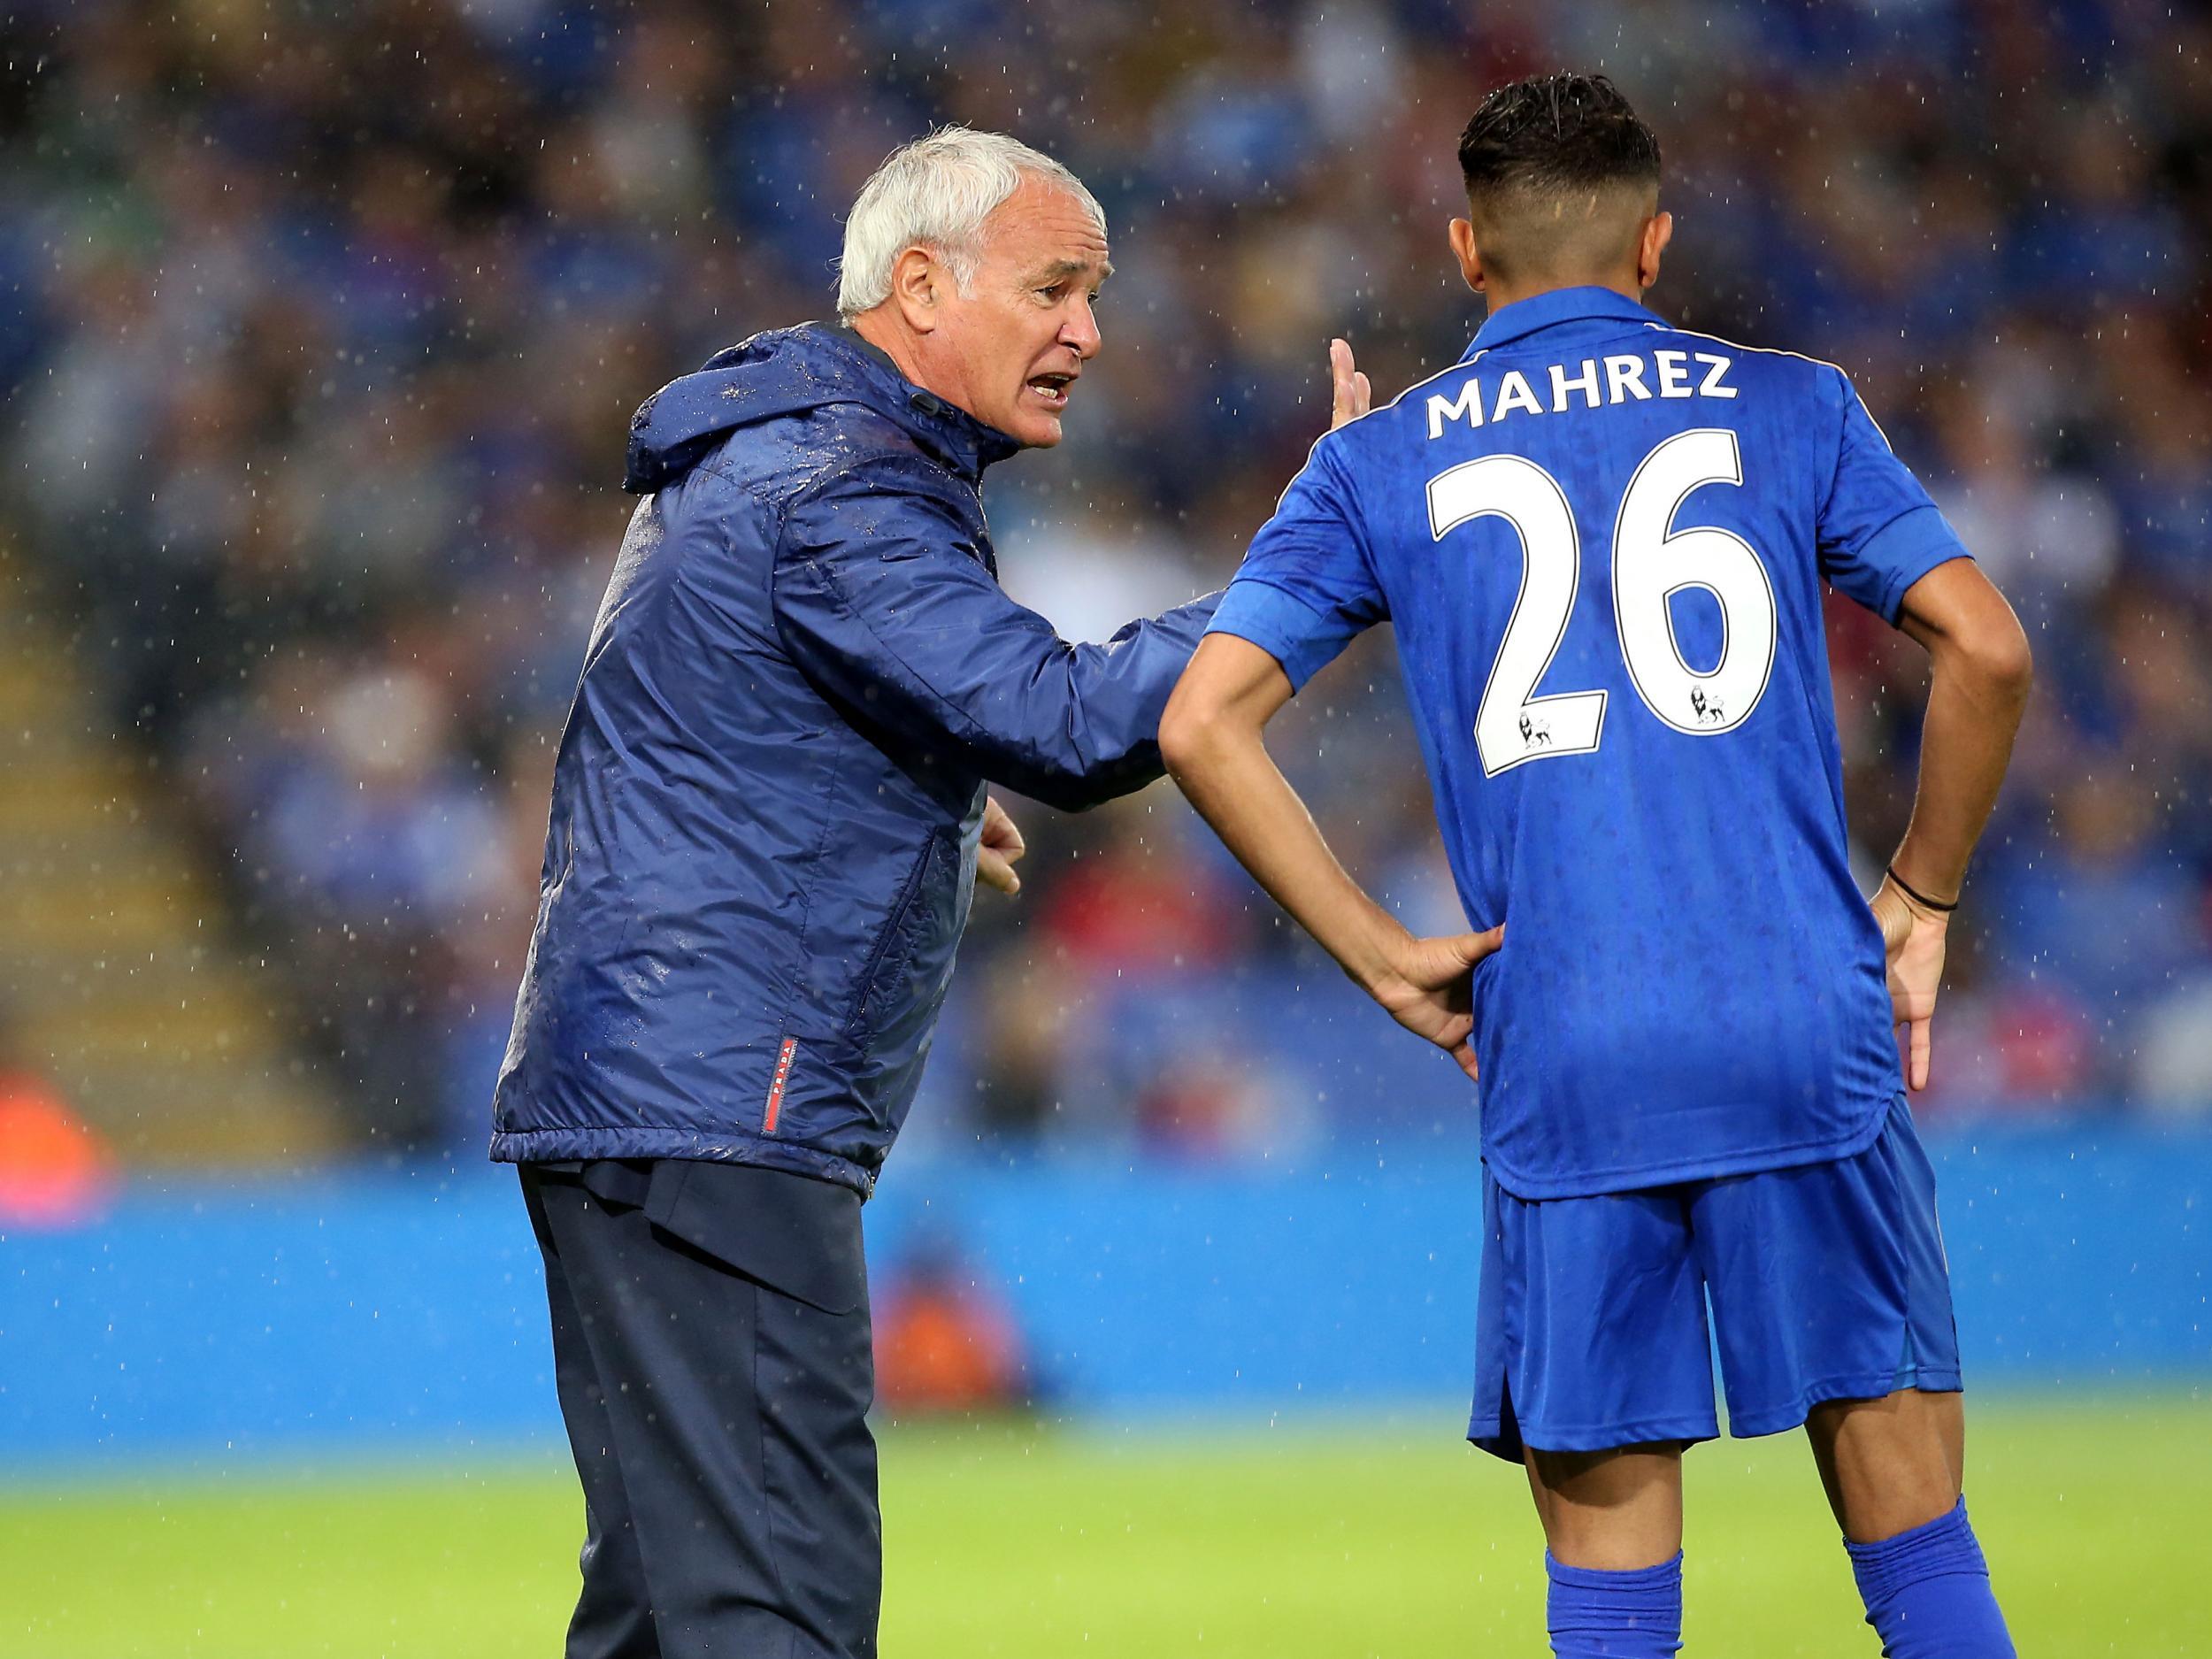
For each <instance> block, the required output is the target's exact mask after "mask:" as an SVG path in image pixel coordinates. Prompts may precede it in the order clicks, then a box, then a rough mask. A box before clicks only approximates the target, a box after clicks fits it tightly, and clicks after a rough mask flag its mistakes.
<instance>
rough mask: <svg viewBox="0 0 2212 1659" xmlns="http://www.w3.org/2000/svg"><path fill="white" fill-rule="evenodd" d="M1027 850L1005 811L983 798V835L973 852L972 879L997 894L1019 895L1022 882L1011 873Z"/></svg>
mask: <svg viewBox="0 0 2212 1659" xmlns="http://www.w3.org/2000/svg"><path fill="white" fill-rule="evenodd" d="M1028 850H1029V843H1028V842H1027V841H1024V840H1022V833H1021V831H1019V830H1018V829H1016V828H1015V827H1014V820H1013V819H1012V818H1009V817H1007V816H1006V809H1005V808H1004V807H1002V806H1001V805H1000V804H999V803H998V797H997V796H996V795H985V796H984V797H983V835H982V839H981V840H980V841H978V842H977V843H976V849H975V876H976V879H977V880H979V881H980V882H982V883H983V884H984V885H985V886H986V887H996V888H997V889H998V890H999V891H1000V892H1001V893H1005V894H1015V893H1019V892H1020V891H1021V890H1022V879H1021V878H1020V877H1019V876H1018V875H1016V874H1015V873H1014V865H1015V864H1016V863H1018V861H1019V860H1020V858H1021V856H1022V855H1023V854H1024V853H1025V852H1027V851H1028Z"/></svg>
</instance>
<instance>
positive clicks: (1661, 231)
mask: <svg viewBox="0 0 2212 1659" xmlns="http://www.w3.org/2000/svg"><path fill="white" fill-rule="evenodd" d="M1673 240H1674V215H1673V214H1671V213H1654V214H1653V215H1652V216H1651V217H1650V218H1649V219H1646V220H1645V221H1644V234H1643V236H1642V238H1641V239H1640V241H1639V242H1638V243H1637V247H1636V282H1637V286H1638V287H1640V288H1649V287H1650V286H1651V285H1652V284H1653V283H1655V282H1656V281H1657V280H1659V258H1660V256H1661V255H1662V254H1663V253H1665V252H1666V251H1667V244H1668V243H1669V242H1672V241H1673Z"/></svg>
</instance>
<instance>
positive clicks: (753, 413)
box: [622, 323, 1021, 495]
mask: <svg viewBox="0 0 2212 1659" xmlns="http://www.w3.org/2000/svg"><path fill="white" fill-rule="evenodd" d="M837 403H857V404H859V405H860V406H861V407H863V408H865V409H870V410H872V411H875V412H876V413H877V414H879V415H882V416H884V417H885V418H886V419H889V420H891V421H892V422H894V423H895V425H897V426H899V427H900V428H902V430H903V431H905V432H906V433H907V434H909V435H910V436H911V437H912V438H913V439H914V441H915V442H917V443H918V444H920V445H921V446H922V447H923V448H924V449H927V450H928V451H929V452H930V453H931V454H932V455H933V456H935V457H937V458H938V459H939V460H941V461H942V462H943V463H944V464H945V465H947V466H949V467H950V468H951V469H952V470H953V471H955V472H958V473H960V474H962V475H963V476H964V477H966V478H969V479H976V478H979V477H981V476H982V472H983V469H984V468H985V467H987V466H988V465H991V464H992V463H993V462H994V461H1002V460H1004V459H1005V458H1006V457H1008V456H1010V455H1011V454H1013V453H1014V452H1015V450H1017V449H1019V448H1020V447H1021V446H1020V445H1019V444H1018V443H1017V442H1015V441H1014V440H1013V439H1011V438H1010V437H1008V436H1007V435H1006V434H1004V433H1002V432H1001V431H999V430H998V429H997V428H996V427H995V426H986V425H984V423H983V422H981V421H979V420H978V419H976V418H975V417H974V416H972V415H971V414H969V413H968V412H967V411H965V410H962V409H956V408H955V407H954V406H953V405H952V404H950V403H947V402H946V401H945V400H944V399H943V398H941V397H939V396H937V395H936V394H935V393H933V392H928V391H925V390H924V389H923V388H920V387H918V386H917V385H915V384H914V382H913V381H911V380H908V379H907V378H906V377H905V376H904V375H903V374H901V373H899V371H898V368H897V366H896V365H894V364H893V363H892V361H891V359H890V358H889V357H887V356H885V355H884V353H882V352H881V351H879V350H878V349H876V348H875V347H873V346H872V345H870V344H869V343H868V342H866V341H864V340H863V339H861V338H860V336H859V335H857V334H854V333H852V332H851V331H850V330H849V329H842V328H836V327H833V326H830V325H828V324H826V323H803V324H802V325H800V326H798V327H796V328H775V329H771V330H769V331H767V332H766V333H764V334H755V335H753V336H752V338H751V339H749V340H746V341H743V342H740V343H739V344H737V345H734V346H730V347H727V348H726V349H723V350H720V351H718V352H716V353H715V354H714V356H712V357H710V358H708V359H707V362H706V365H705V366H704V367H703V368H701V369H700V370H699V372H698V373H695V374H687V375H684V376H683V377H682V378H681V379H679V380H671V381H670V382H669V383H668V384H667V385H665V386H664V387H662V388H661V389H660V390H659V391H657V392H656V393H654V394H653V395H652V396H650V397H649V398H647V399H646V400H645V402H644V403H642V404H641V405H640V406H639V408H638V411H637V413H636V414H635V415H634V416H632V417H631V419H630V452H629V465H628V467H627V469H626V472H625V474H624V477H623V480H622V488H624V489H626V490H627V491H629V492H630V493H631V494H632V495H649V494H651V493H652V492H653V491H654V490H657V489H659V488H661V487H662V486H664V485H666V484H672V483H674V482H675V481H676V480H678V479H680V478H681V477H683V476H684V474H685V473H687V472H690V471H691V469H692V468H693V467H695V466H696V465H698V464H699V463H700V462H701V461H702V460H703V459H704V458H705V457H706V456H707V454H708V452H709V451H710V450H712V449H715V448H716V447H717V446H718V444H720V443H721V442H722V441H723V440H724V439H726V438H727V437H728V436H729V435H730V434H732V433H733V432H735V431H737V430H738V429H739V428H741V427H743V426H755V425H757V424H758V423H759V422H761V421H764V420H772V419H776V418H777V417H778V416H781V415H793V414H799V413H802V412H803V411H807V410H812V409H822V408H826V407H828V406H830V405H832V404H837Z"/></svg>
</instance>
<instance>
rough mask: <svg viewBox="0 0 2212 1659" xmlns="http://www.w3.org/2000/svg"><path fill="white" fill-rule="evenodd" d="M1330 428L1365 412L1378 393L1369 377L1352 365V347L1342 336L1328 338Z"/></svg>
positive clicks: (1334, 428)
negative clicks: (1368, 380) (1371, 385)
mask: <svg viewBox="0 0 2212 1659" xmlns="http://www.w3.org/2000/svg"><path fill="white" fill-rule="evenodd" d="M1329 381H1330V389H1331V397H1330V400H1329V430H1330V431H1331V432H1334V431H1335V430H1336V429H1337V428H1338V427H1339V426H1342V425H1344V424H1345V422H1347V421H1349V420H1357V419H1359V418H1360V417H1361V416H1362V415H1363V414H1365V413H1366V412H1367V410H1368V406H1369V405H1370V404H1371V403H1372V402H1373V401H1374V396H1375V394H1374V391H1373V388H1371V387H1370V386H1369V385H1368V384H1367V377H1366V376H1365V375H1364V374H1362V373H1360V372H1359V371H1358V370H1357V369H1356V368H1354V367H1353V366H1352V348H1351V346H1350V344H1349V343H1348V342H1345V341H1342V340H1332V341H1330V342H1329Z"/></svg>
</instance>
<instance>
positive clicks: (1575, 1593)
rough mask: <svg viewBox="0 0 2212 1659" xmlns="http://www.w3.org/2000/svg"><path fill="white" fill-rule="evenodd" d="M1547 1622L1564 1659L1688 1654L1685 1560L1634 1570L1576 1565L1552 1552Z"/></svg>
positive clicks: (1547, 1559) (1656, 1658)
mask: <svg viewBox="0 0 2212 1659" xmlns="http://www.w3.org/2000/svg"><path fill="white" fill-rule="evenodd" d="M1544 1571H1546V1572H1548V1573H1549V1574H1550V1575H1551V1594H1550V1596H1549V1598H1548V1600H1547V1601H1546V1602H1545V1604H1544V1622H1545V1623H1546V1624H1548V1626H1549V1627H1550V1629H1551V1650H1552V1652H1554V1653H1555V1654H1557V1655H1559V1659H1668V1656H1669V1655H1672V1654H1678V1653H1680V1652H1681V1651H1682V1556H1681V1553H1680V1552H1679V1551H1677V1552H1676V1554H1675V1557H1674V1559H1673V1560H1672V1561H1663V1562H1661V1563H1659V1564H1658V1565H1657V1566H1655V1567H1640V1568H1638V1569H1637V1570H1636V1571H1633V1572H1605V1571H1601V1570H1599V1569H1598V1568H1595V1567H1570V1566H1568V1565H1567V1564H1566V1563H1564V1562H1563V1561H1561V1560H1560V1559H1559V1558H1558V1557H1557V1556H1556V1555H1553V1554H1552V1553H1551V1552H1550V1551H1549V1550H1546V1551H1545V1552H1544Z"/></svg>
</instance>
